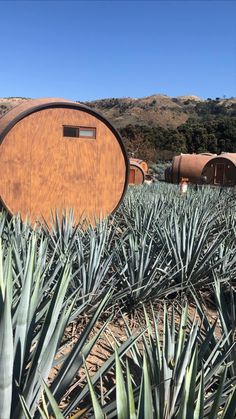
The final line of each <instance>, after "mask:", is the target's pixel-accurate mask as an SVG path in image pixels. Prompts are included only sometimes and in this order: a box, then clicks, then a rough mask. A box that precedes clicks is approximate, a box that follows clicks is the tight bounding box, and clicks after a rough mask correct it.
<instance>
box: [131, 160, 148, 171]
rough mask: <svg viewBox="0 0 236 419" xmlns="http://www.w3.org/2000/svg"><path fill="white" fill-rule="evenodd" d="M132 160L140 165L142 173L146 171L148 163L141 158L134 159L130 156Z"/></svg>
mask: <svg viewBox="0 0 236 419" xmlns="http://www.w3.org/2000/svg"><path fill="white" fill-rule="evenodd" d="M132 161H133V162H136V163H138V164H139V166H141V167H142V169H143V171H144V173H148V164H147V162H146V161H144V160H142V159H135V158H132Z"/></svg>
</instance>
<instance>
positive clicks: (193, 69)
mask: <svg viewBox="0 0 236 419" xmlns="http://www.w3.org/2000/svg"><path fill="white" fill-rule="evenodd" d="M235 22H236V2H235V1H226V0H224V1H214V0H211V1H207V0H205V1H204V0H202V1H192V0H189V1H188V0H186V1H177V0H176V1H135V0H133V1H112V0H110V1H98V0H97V1H62V0H61V1H47V0H45V1H21V0H19V1H7V2H6V1H2V0H0V97H9V96H24V97H32V98H34V97H64V98H68V99H73V100H81V101H86V100H93V99H98V98H107V97H128V96H130V97H143V96H148V95H151V94H156V93H162V94H167V95H170V96H178V95H188V94H195V95H198V96H201V97H203V98H207V97H211V98H215V97H217V96H219V97H223V95H225V96H226V97H231V96H236V23H235Z"/></svg>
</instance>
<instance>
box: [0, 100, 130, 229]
mask: <svg viewBox="0 0 236 419" xmlns="http://www.w3.org/2000/svg"><path fill="white" fill-rule="evenodd" d="M0 179H1V181H0V197H1V200H2V202H3V204H4V206H5V207H6V209H7V210H8V211H9V212H10V213H11V214H15V213H18V212H20V214H21V217H22V219H26V218H28V219H30V221H31V223H32V224H33V223H34V222H35V221H36V220H42V219H45V220H46V222H48V223H51V215H52V214H55V212H56V210H57V211H58V212H59V214H62V212H65V211H66V210H69V209H73V210H74V215H75V219H76V220H79V219H80V218H81V217H86V218H87V219H90V220H91V222H93V221H94V220H95V219H98V218H100V217H104V216H106V215H108V214H110V213H112V212H113V211H115V210H116V208H117V207H118V205H119V204H120V202H121V201H122V198H123V196H124V193H125V191H126V188H127V184H128V179H129V160H128V157H127V154H126V150H125V147H124V144H123V142H122V139H121V137H120V135H119V133H118V132H117V131H116V130H115V128H114V127H113V126H112V125H111V124H110V123H109V122H108V121H107V120H106V119H105V118H104V117H102V116H101V115H100V114H98V113H97V112H94V111H93V110H91V109H89V108H87V107H86V106H83V105H81V104H79V103H77V102H71V101H67V100H65V99H48V98H47V99H35V100H29V101H26V102H24V103H22V104H20V105H18V106H16V107H15V108H13V109H11V110H10V111H9V112H7V113H6V114H5V115H3V116H2V118H1V119H0Z"/></svg>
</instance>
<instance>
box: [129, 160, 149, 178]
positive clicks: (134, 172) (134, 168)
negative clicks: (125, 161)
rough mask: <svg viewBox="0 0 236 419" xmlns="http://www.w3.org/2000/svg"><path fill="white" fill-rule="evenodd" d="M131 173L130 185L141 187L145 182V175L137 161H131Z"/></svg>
mask: <svg viewBox="0 0 236 419" xmlns="http://www.w3.org/2000/svg"><path fill="white" fill-rule="evenodd" d="M129 162H130V171H129V184H130V185H141V184H142V183H144V180H145V173H144V170H143V168H142V167H141V166H140V164H139V163H138V162H137V161H136V159H132V158H130V159H129Z"/></svg>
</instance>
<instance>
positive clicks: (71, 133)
mask: <svg viewBox="0 0 236 419" xmlns="http://www.w3.org/2000/svg"><path fill="white" fill-rule="evenodd" d="M63 136H64V137H75V138H88V139H92V140H95V139H96V128H87V127H72V126H63Z"/></svg>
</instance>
